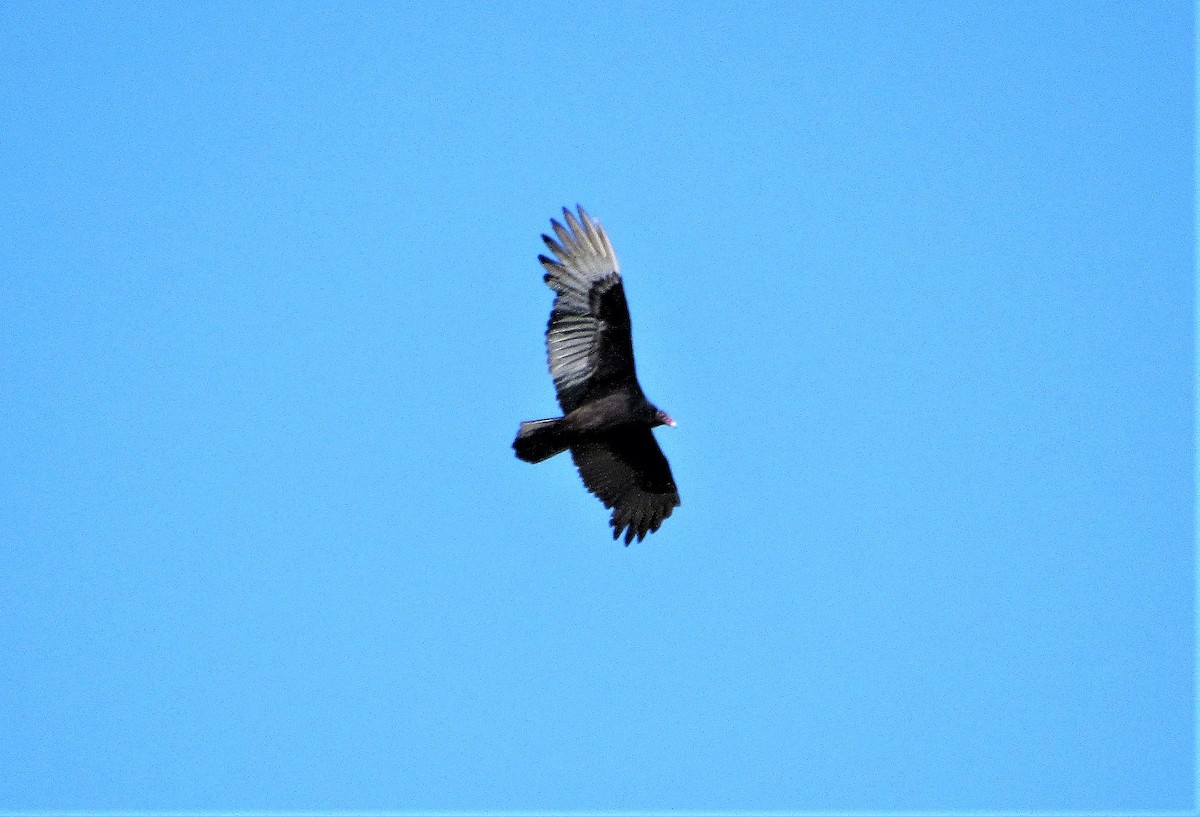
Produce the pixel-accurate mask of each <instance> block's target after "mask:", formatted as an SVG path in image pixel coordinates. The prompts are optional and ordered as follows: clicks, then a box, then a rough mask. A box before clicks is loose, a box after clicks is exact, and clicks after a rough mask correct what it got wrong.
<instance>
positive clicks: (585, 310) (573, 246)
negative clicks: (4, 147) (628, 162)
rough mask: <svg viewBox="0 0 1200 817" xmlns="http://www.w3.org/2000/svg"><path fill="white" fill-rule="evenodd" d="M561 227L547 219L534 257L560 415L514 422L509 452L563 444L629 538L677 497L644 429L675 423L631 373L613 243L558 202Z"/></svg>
mask: <svg viewBox="0 0 1200 817" xmlns="http://www.w3.org/2000/svg"><path fill="white" fill-rule="evenodd" d="M563 216H564V219H565V221H566V224H567V226H566V227H564V226H563V225H561V224H559V223H558V222H557V221H554V220H551V222H550V223H551V225H552V227H553V228H554V233H555V235H556V236H557V239H558V240H557V241H556V240H555V239H553V238H551V237H549V236H547V235H543V236H542V240H543V241H545V243H546V246H547V247H548V248H549V249H550V251H551V252H553V253H554V255H555V256H556V258H555V259H551V258H547V257H546V256H544V255H540V256H538V260H539V261H540V262H541V264H542V266H543V267H545V269H546V275H545V281H546V283H547V284H549V285H550V288H551V289H553V290H554V291H555V293H556V297H555V299H554V307H553V309H552V310H551V313H550V323H549V326H547V328H546V350H547V356H548V360H549V364H550V374H551V376H552V377H553V379H554V385H555V388H556V390H557V392H558V402H559V405H561V406H562V409H563V412H564V414H563V416H562V417H558V418H552V419H547V420H533V421H530V422H526V423H522V424H521V428H520V430H519V431H518V432H517V438H516V440H515V441H514V442H513V449H514V450H515V451H516V453H517V456H518V457H519V458H521V459H523V460H525V461H527V462H541V461H542V460H545V459H548V458H550V457H553V456H555V455H556V454H560V453H562V452H563V451H566V450H570V452H571V458H572V459H573V460H574V461H575V465H576V467H577V468H578V469H579V475H580V476H581V477H582V478H583V483H584V485H585V486H587V489H588V490H589V491H591V492H592V493H593V494H595V495H596V496H597V497H598V498H599V499H600V501H601V502H603V503H604V506H605V507H606V508H612V509H613V513H612V518H611V520H610V522H609V524H610V525H611V526H612V529H613V538H614V539H616V538H618V537H619V536H620V535H621V534H622V533H624V534H625V544H626V545H628V544H629V543H630V542H631V541H632V540H633V539H634V538H635V537H636V538H637V539H638V541H641V540H642V539H643V538H644V537H645V536H646V534H647V533H651V532H653V531H656V530H658V528H659V526H660V525H662V522H663V520H664V519H666V518H667V517H668V516H670V515H671V512H672V511H673V510H674V509H675V508H676V507H677V506H678V505H679V504H680V502H679V492H678V490H677V489H676V487H675V480H674V479H673V478H672V476H671V469H670V466H669V465H668V464H667V459H666V457H664V456H663V453H662V450H661V449H660V448H659V447H658V443H657V442H656V441H655V439H654V435H653V433H652V432H651V430H650V429H652V428H654V427H655V426H660V425H672V426H673V425H675V421H674V420H672V419H671V418H670V417H668V416H667V414H666V413H665V412H663V411H661V410H660V409H658V408H656V407H655V406H654V405H652V404H651V403H650V402H649V401H648V400H647V399H646V396H645V394H644V393H643V392H642V387H641V385H639V384H638V381H637V372H636V370H635V368H634V361H633V340H632V337H631V335H630V322H629V307H628V305H627V304H626V301H625V287H624V284H623V283H622V281H621V275H620V272H619V268H618V266H617V257H616V254H615V253H614V252H613V249H612V243H611V242H610V241H609V239H608V235H607V234H606V233H605V232H604V228H602V227H601V226H600V224H599V222H597V221H595V220H593V219H592V218H591V217H590V216H588V214H587V213H585V212H584V211H583V208H582V207H580V208H579V218H578V219H576V217H575V214H574V213H572V212H571V211H570V210H567V209H565V208H564V210H563Z"/></svg>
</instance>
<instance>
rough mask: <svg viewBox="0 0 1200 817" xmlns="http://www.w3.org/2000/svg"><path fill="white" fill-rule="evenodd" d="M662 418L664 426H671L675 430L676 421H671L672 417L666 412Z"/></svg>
mask: <svg viewBox="0 0 1200 817" xmlns="http://www.w3.org/2000/svg"><path fill="white" fill-rule="evenodd" d="M662 417H663V424H664V425H669V426H670V427H671V428H674V427H675V421H674V420H672V419H671V415H669V414H667V413H666V412H665V411H664V412H663V413H662Z"/></svg>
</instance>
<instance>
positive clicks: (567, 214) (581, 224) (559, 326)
mask: <svg viewBox="0 0 1200 817" xmlns="http://www.w3.org/2000/svg"><path fill="white" fill-rule="evenodd" d="M563 217H564V219H565V220H566V223H567V226H566V227H564V226H563V225H561V224H559V223H558V222H557V221H554V220H551V222H550V224H551V226H552V227H553V228H554V233H555V235H556V236H557V240H555V239H554V238H551V237H550V236H548V235H543V236H542V240H543V241H545V242H546V246H547V247H549V248H550V251H551V252H552V253H554V255H555V256H556V258H553V259H552V258H547V257H546V256H544V255H539V256H538V261H540V262H542V266H543V267H545V268H546V276H545V281H546V283H547V284H549V285H550V288H551V289H553V290H554V291H555V293H557V296H556V297H555V299H554V308H553V309H552V310H551V312H550V324H549V326H547V327H546V352H547V357H548V359H549V362H550V376H551V377H553V378H554V386H555V389H556V390H557V391H558V402H559V404H560V405H561V406H562V409H563V412H564V413H566V412H570V411H571V410H572V409H575V408H577V407H578V406H579V405H580V404H582V403H584V402H586V400H588V399H590V398H593V397H600V396H603V395H605V394H609V393H611V392H613V391H615V390H616V389H618V388H621V387H623V386H628V385H630V384H634V383H636V382H637V374H636V372H635V370H634V366H633V340H632V338H631V337H630V334H629V306H628V305H627V304H626V303H625V287H624V286H623V285H622V284H621V275H620V272H619V268H618V266H617V255H616V253H614V252H613V248H612V243H611V242H610V241H609V240H608V235H607V234H605V232H604V228H603V227H601V226H600V223H599V222H598V221H595V220H594V219H592V218H591V217H590V216H589V215H588V214H587V213H585V212H584V211H583V208H582V207H580V208H579V218H578V219H576V217H575V214H574V213H572V212H571V211H570V210H568V209H566V208H565V207H564V208H563Z"/></svg>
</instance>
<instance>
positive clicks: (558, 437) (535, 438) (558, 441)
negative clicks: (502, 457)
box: [513, 417, 570, 462]
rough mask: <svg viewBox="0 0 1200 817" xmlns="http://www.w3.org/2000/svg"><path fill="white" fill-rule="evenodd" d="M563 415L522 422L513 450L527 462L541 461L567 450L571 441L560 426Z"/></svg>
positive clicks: (519, 457)
mask: <svg viewBox="0 0 1200 817" xmlns="http://www.w3.org/2000/svg"><path fill="white" fill-rule="evenodd" d="M561 420H562V418H561V417H558V418H555V419H552V420H530V421H529V422H527V423H521V427H520V428H519V429H518V430H517V439H515V440H513V450H514V451H516V452H517V458H518V459H522V460H525V462H541V461H542V460H546V459H550V458H551V457H553V456H554V455H555V454H561V453H562V452H564V451H566V450H567V446H568V445H570V442H569V441H568V440H567V439H566V435H565V434H563V432H562V429H561V428H560V426H559V422H560V421H561Z"/></svg>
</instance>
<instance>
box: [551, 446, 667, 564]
mask: <svg viewBox="0 0 1200 817" xmlns="http://www.w3.org/2000/svg"><path fill="white" fill-rule="evenodd" d="M571 458H572V459H573V460H575V467H576V468H578V469H579V476H581V477H582V478H583V484H584V485H586V486H587V489H588V490H589V491H591V492H592V493H593V494H595V495H596V496H597V497H599V499H600V501H601V502H603V503H604V507H606V508H612V509H613V512H612V518H611V519H610V520H609V524H610V525H612V529H613V539H616V538H618V537H619V536H620V535H621V533H622V531H624V533H625V544H627V545H628V544H629V543H630V542H631V541H633V538H634V537H635V536H636V537H637V540H638V541H639V542H640V541H642V539H644V538H645V537H646V534H647V533H652V532H654V531H656V530H658V528H659V526H660V525H662V523H663V520H664V519H666V518H667V517H668V516H670V515H671V512H672V511H674V510H675V508H676V506H678V505H679V491H678V489H677V488H676V487H675V480H674V479H673V478H672V477H671V466H669V465H668V464H667V458H666V457H664V456H663V452H662V449H661V448H659V447H658V442H657V441H656V440H655V439H654V434H653V433H652V432H651V431H650V429H648V428H638V429H628V430H623V431H617V432H613V433H611V434H607V435H605V436H603V437H599V438H595V439H592V440H588V441H587V442H583V443H578V444H576V445H573V446H571Z"/></svg>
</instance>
